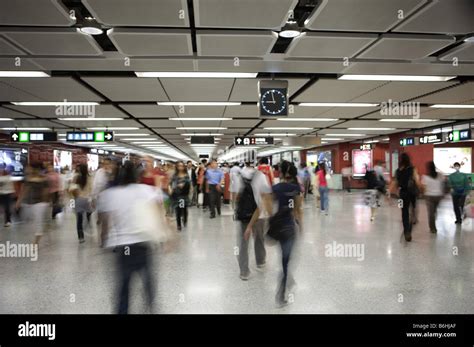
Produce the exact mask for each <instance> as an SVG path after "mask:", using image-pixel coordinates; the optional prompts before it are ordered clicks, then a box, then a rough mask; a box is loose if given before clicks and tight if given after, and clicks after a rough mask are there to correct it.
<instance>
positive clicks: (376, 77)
mask: <svg viewBox="0 0 474 347" xmlns="http://www.w3.org/2000/svg"><path fill="white" fill-rule="evenodd" d="M456 77H457V76H408V75H342V76H340V77H339V78H338V79H339V80H350V81H409V82H443V81H449V80H451V79H453V78H456Z"/></svg>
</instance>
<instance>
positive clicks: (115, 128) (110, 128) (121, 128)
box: [87, 127, 140, 131]
mask: <svg viewBox="0 0 474 347" xmlns="http://www.w3.org/2000/svg"><path fill="white" fill-rule="evenodd" d="M138 129H140V128H137V127H96V128H87V130H104V131H107V130H138Z"/></svg>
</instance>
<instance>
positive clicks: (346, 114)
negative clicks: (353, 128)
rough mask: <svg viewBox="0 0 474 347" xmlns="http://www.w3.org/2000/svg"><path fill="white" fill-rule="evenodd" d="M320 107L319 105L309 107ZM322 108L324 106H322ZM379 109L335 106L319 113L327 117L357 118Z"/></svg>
mask: <svg viewBox="0 0 474 347" xmlns="http://www.w3.org/2000/svg"><path fill="white" fill-rule="evenodd" d="M307 108H319V107H307ZM321 108H322V107H321ZM375 111H377V107H333V108H332V109H330V110H328V111H326V112H324V113H322V114H321V115H319V116H320V117H323V118H325V117H327V118H355V117H358V116H361V115H363V114H367V113H371V112H375Z"/></svg>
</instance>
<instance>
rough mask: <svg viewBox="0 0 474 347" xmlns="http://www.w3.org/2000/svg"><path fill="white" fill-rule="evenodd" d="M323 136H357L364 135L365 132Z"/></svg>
mask: <svg viewBox="0 0 474 347" xmlns="http://www.w3.org/2000/svg"><path fill="white" fill-rule="evenodd" d="M324 136H342V137H345V136H348V137H350V136H354V137H357V136H366V135H365V134H324Z"/></svg>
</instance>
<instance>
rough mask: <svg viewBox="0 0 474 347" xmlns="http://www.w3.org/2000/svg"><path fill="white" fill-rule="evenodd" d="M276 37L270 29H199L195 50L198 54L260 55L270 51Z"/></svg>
mask: <svg viewBox="0 0 474 347" xmlns="http://www.w3.org/2000/svg"><path fill="white" fill-rule="evenodd" d="M277 39H278V35H277V34H275V33H273V32H272V31H249V30H247V31H244V30H237V31H230V30H228V31H225V30H219V31H218V30H200V31H198V32H197V37H196V40H197V52H198V55H200V56H214V57H220V56H231V57H261V56H264V55H266V54H268V53H270V52H271V50H272V47H273V45H274V44H275V42H276V40H277ZM232 63H233V62H232Z"/></svg>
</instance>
